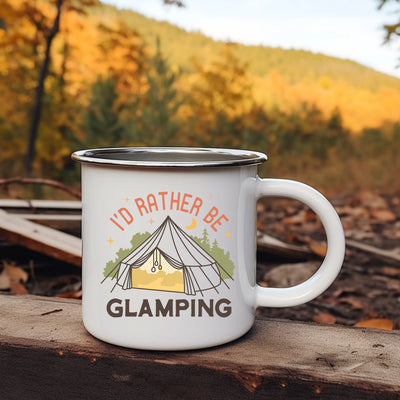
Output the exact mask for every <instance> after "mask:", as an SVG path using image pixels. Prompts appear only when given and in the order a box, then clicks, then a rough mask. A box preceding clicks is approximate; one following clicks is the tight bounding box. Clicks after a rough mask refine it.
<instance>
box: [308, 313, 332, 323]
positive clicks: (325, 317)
mask: <svg viewBox="0 0 400 400" xmlns="http://www.w3.org/2000/svg"><path fill="white" fill-rule="evenodd" d="M312 319H313V321H314V322H318V323H319V324H329V325H333V324H334V323H335V322H336V318H335V317H334V316H333V315H332V314H329V313H320V314H316V315H314V316H313V317H312Z"/></svg>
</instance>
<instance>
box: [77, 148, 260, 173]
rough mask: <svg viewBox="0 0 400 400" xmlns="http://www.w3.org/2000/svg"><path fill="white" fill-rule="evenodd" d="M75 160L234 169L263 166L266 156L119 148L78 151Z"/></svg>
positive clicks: (240, 152) (241, 152) (231, 151)
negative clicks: (256, 165)
mask: <svg viewBox="0 0 400 400" xmlns="http://www.w3.org/2000/svg"><path fill="white" fill-rule="evenodd" d="M71 157H72V159H73V160H75V161H78V162H81V163H89V164H100V165H103V166H106V165H110V166H133V167H142V168H143V167H145V168H157V167H158V168H160V167H174V168H176V167H181V168H182V167H186V168H189V167H232V166H244V165H253V164H261V163H263V162H264V161H266V160H267V156H266V155H265V154H263V153H260V152H256V151H251V150H239V149H222V148H202V147H115V148H99V149H87V150H79V151H75V152H74V153H73V154H72V156H71Z"/></svg>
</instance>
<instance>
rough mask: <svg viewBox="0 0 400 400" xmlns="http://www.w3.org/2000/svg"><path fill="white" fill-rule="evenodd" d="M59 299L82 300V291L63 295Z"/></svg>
mask: <svg viewBox="0 0 400 400" xmlns="http://www.w3.org/2000/svg"><path fill="white" fill-rule="evenodd" d="M57 297H61V298H63V299H81V298H82V290H78V291H77V292H67V293H61V294H59V295H58V296H57Z"/></svg>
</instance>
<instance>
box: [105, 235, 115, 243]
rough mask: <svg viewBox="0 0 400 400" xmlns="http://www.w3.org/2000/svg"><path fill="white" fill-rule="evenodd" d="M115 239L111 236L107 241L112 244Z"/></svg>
mask: <svg viewBox="0 0 400 400" xmlns="http://www.w3.org/2000/svg"><path fill="white" fill-rule="evenodd" d="M113 241H114V240H113V239H112V238H111V236H110V239H108V240H107V242H108V243H110V244H111V243H112V242H113Z"/></svg>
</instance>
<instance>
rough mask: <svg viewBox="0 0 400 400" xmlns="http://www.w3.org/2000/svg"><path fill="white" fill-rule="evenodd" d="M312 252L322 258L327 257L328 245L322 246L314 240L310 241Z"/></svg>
mask: <svg viewBox="0 0 400 400" xmlns="http://www.w3.org/2000/svg"><path fill="white" fill-rule="evenodd" d="M309 246H310V250H311V251H312V252H313V253H314V254H317V255H319V256H321V257H325V255H326V244H321V243H318V242H315V241H314V240H311V241H310V244H309Z"/></svg>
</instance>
